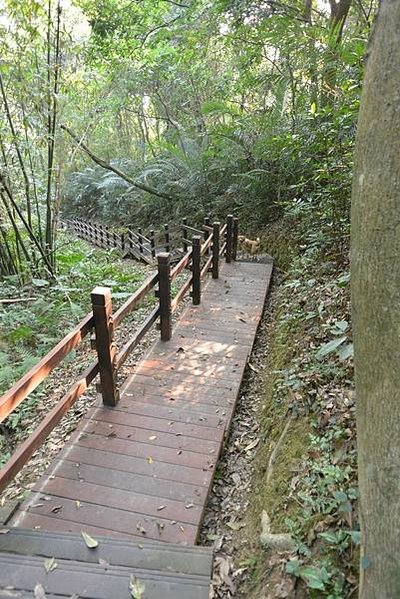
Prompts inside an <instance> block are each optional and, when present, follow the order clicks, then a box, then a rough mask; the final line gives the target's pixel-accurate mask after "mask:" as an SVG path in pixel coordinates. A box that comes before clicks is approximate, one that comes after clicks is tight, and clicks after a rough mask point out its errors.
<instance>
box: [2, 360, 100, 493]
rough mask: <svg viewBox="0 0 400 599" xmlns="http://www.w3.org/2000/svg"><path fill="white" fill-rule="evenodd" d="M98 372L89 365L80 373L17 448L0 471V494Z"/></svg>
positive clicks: (96, 367)
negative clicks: (77, 378) (76, 379)
mask: <svg viewBox="0 0 400 599" xmlns="http://www.w3.org/2000/svg"><path fill="white" fill-rule="evenodd" d="M98 372H99V363H98V362H95V363H93V364H91V365H90V366H89V367H88V368H86V370H85V371H84V372H83V373H82V376H81V378H80V379H79V381H77V382H76V383H74V384H73V385H72V386H71V387H70V389H68V391H67V393H66V394H65V395H64V397H63V398H62V399H60V401H59V402H58V403H57V404H56V405H55V406H54V408H53V409H52V410H51V411H50V412H49V413H48V414H47V416H46V417H45V418H44V419H43V420H42V422H41V423H40V424H39V425H38V426H37V428H36V429H35V430H34V431H33V433H32V434H31V435H29V437H28V438H27V439H26V440H25V441H24V442H23V443H21V445H20V446H19V447H18V449H17V450H16V452H15V453H13V455H12V456H11V458H10V459H9V460H8V462H7V463H6V464H5V466H3V468H2V469H1V470H0V492H1V491H3V490H4V489H5V487H6V486H7V485H8V483H10V482H11V481H12V479H13V478H14V476H16V475H17V474H18V472H19V471H20V470H21V468H22V466H24V464H26V462H27V461H28V460H29V458H30V457H31V456H32V454H33V453H34V452H35V451H36V449H37V448H38V447H40V445H41V444H42V443H43V441H44V440H45V439H46V437H47V436H48V435H49V434H50V433H51V431H52V430H53V428H54V427H55V426H56V425H57V424H58V423H59V422H60V420H61V418H62V417H63V416H64V414H65V413H66V412H67V411H68V410H69V408H70V407H71V406H73V405H74V403H75V402H76V400H77V399H78V398H79V397H80V396H81V395H82V394H83V393H85V391H86V389H87V388H88V386H89V385H90V383H91V382H92V381H93V379H94V378H95V377H96V376H97V374H98Z"/></svg>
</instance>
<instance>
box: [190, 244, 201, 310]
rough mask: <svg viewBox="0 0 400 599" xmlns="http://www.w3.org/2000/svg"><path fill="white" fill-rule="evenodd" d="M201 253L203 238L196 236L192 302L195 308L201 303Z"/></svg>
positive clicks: (193, 256) (193, 257)
mask: <svg viewBox="0 0 400 599" xmlns="http://www.w3.org/2000/svg"><path fill="white" fill-rule="evenodd" d="M200 251H201V237H200V236H199V235H194V236H193V237H192V301H193V304H194V305H195V306H198V305H199V304H200V301H201V281H200V273H201V266H200Z"/></svg>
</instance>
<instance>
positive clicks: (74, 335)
mask: <svg viewBox="0 0 400 599" xmlns="http://www.w3.org/2000/svg"><path fill="white" fill-rule="evenodd" d="M93 327H94V319H93V314H92V313H90V314H87V315H86V316H85V318H84V319H83V320H81V322H80V323H79V324H78V325H77V326H76V327H75V328H74V329H73V331H71V332H70V333H68V335H66V336H65V337H64V338H63V339H61V341H60V342H59V343H57V345H56V346H55V347H53V349H52V350H50V351H49V352H48V353H47V354H46V355H45V356H44V358H42V359H41V360H40V362H38V363H37V364H36V365H35V366H33V368H31V369H30V370H29V371H28V372H27V373H26V374H25V375H24V376H23V377H22V378H21V379H20V380H19V381H17V382H16V383H15V385H13V386H12V387H11V389H9V390H8V391H6V392H5V393H4V395H2V396H1V397H0V422H3V420H4V419H5V418H7V416H9V415H10V414H11V412H12V411H13V410H14V409H15V408H16V407H17V406H19V404H20V403H21V402H22V401H23V400H24V399H25V398H26V397H27V396H28V395H29V394H30V393H31V392H32V391H34V390H35V389H36V387H38V385H40V383H41V382H43V381H44V379H45V378H46V377H47V376H48V375H49V374H50V372H51V371H52V370H54V368H56V366H58V365H59V364H60V362H61V361H62V360H63V359H64V358H65V357H66V356H67V355H68V354H69V353H70V352H71V351H72V350H73V349H74V348H75V347H76V346H77V345H79V343H80V342H81V341H82V339H83V338H84V337H85V336H86V335H87V334H88V333H89V331H91V330H92V329H93Z"/></svg>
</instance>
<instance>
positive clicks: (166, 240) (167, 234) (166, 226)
mask: <svg viewBox="0 0 400 599" xmlns="http://www.w3.org/2000/svg"><path fill="white" fill-rule="evenodd" d="M164 234H165V251H166V252H169V251H170V245H169V226H168V225H164Z"/></svg>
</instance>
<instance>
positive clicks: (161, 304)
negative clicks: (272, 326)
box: [0, 215, 238, 492]
mask: <svg viewBox="0 0 400 599" xmlns="http://www.w3.org/2000/svg"><path fill="white" fill-rule="evenodd" d="M184 226H185V229H184V231H185V232H187V233H186V234H185V236H184V240H185V244H186V252H185V254H184V255H183V257H182V258H181V259H180V260H179V262H178V263H177V264H176V265H175V266H173V267H172V268H171V255H170V253H169V252H161V253H158V254H157V255H156V258H157V272H156V273H154V274H152V275H151V276H150V277H148V278H147V279H146V280H145V281H144V283H143V284H142V285H141V287H140V288H139V289H137V290H136V291H135V293H134V294H133V295H132V296H131V297H130V298H129V299H128V300H127V301H126V302H125V303H124V304H123V305H122V306H121V307H120V308H119V309H118V310H117V311H116V312H114V313H113V311H112V297H111V290H110V289H108V288H106V287H96V288H95V289H94V290H93V291H92V294H91V300H92V312H91V313H90V314H88V315H87V316H85V318H84V319H83V320H82V321H81V322H80V323H79V324H78V325H77V326H76V327H75V328H74V329H73V330H72V331H71V332H70V333H68V335H66V336H65V337H64V339H62V340H61V341H60V342H59V343H58V344H57V345H56V346H55V347H54V348H53V349H52V350H51V351H50V352H49V353H48V354H46V355H45V356H44V358H42V360H40V362H39V363H38V364H37V365H36V366H34V367H33V368H31V370H30V371H29V372H27V373H26V374H25V375H24V376H23V377H22V378H21V379H20V380H19V381H17V382H16V383H15V385H13V387H11V389H9V390H8V391H7V392H6V393H5V394H4V395H3V396H2V397H0V422H3V421H4V420H5V419H6V418H7V417H8V416H9V415H10V414H11V413H12V412H13V411H14V410H15V409H16V408H17V406H19V405H20V404H21V403H22V402H23V401H24V400H25V399H26V398H27V397H28V395H29V394H30V393H31V392H32V391H34V390H35V389H36V388H37V387H38V385H39V384H40V383H42V382H43V381H44V380H45V379H46V377H47V376H48V375H49V374H50V373H51V372H52V370H54V368H56V367H57V366H59V365H60V363H61V362H62V360H63V359H64V358H65V357H66V356H67V355H68V354H69V353H70V352H71V351H72V350H73V349H75V348H76V347H77V346H78V345H79V344H80V343H81V341H82V340H83V339H84V337H86V335H88V333H91V332H92V331H94V335H93V336H92V338H91V344H92V348H93V349H96V352H97V359H96V360H95V361H94V362H93V363H92V364H91V365H90V366H89V367H88V368H86V370H85V371H84V372H83V373H82V375H81V377H80V378H79V380H78V381H75V382H74V383H73V384H72V385H71V387H70V388H69V389H68V391H67V392H66V393H65V395H64V396H63V397H62V398H61V399H60V400H59V401H58V403H57V404H56V405H55V406H54V407H53V408H52V409H51V411H50V412H49V413H48V414H47V416H46V417H45V418H44V419H43V420H42V421H41V422H40V424H39V425H38V426H37V427H36V428H35V430H34V431H33V432H32V433H31V434H30V435H29V436H28V438H27V439H26V440H25V441H24V442H23V443H22V444H21V445H20V446H19V447H18V448H17V450H16V451H15V453H14V454H13V455H12V456H11V458H10V459H9V460H8V462H7V463H6V464H5V466H4V467H3V468H2V469H1V470H0V492H1V491H2V490H3V489H4V488H5V487H6V486H7V485H8V484H9V483H10V482H11V480H12V479H13V478H14V477H15V476H16V474H17V473H18V472H19V471H20V470H21V468H22V467H23V466H24V464H26V462H27V461H28V460H29V458H30V457H31V456H32V454H33V453H34V452H35V451H36V449H37V448H38V447H39V446H40V445H41V444H42V443H43V441H44V440H45V439H46V437H47V436H48V435H49V434H50V432H51V431H52V430H53V429H54V428H55V426H56V425H57V424H58V422H59V421H60V420H61V418H62V417H63V416H64V415H65V414H66V412H67V411H68V410H69V409H70V408H71V406H72V405H73V404H74V403H75V402H76V400H77V399H78V398H79V397H80V396H81V395H82V394H83V393H85V391H86V390H87V388H88V387H89V385H90V384H91V383H92V381H93V380H94V379H95V378H96V377H97V375H100V386H99V390H100V392H101V395H102V398H103V403H104V404H105V405H109V406H115V405H116V404H117V403H118V399H119V392H118V386H117V373H118V371H119V369H120V368H121V366H122V365H123V364H124V362H125V361H126V360H127V358H128V357H129V355H130V353H131V352H132V350H133V349H134V348H135V347H136V346H137V345H138V343H139V342H140V340H141V339H142V338H143V337H144V335H145V334H146V333H147V332H148V331H149V330H150V328H151V327H152V326H153V324H154V323H155V322H156V320H157V319H159V328H160V333H161V339H162V340H163V341H168V340H169V339H170V338H171V335H172V323H171V317H172V314H173V313H174V312H175V311H176V310H177V308H178V306H179V303H180V302H181V301H182V299H183V298H184V296H185V295H186V294H187V293H188V292H189V290H191V296H192V301H193V304H195V305H198V304H200V301H201V281H202V279H203V278H204V277H205V275H206V274H207V273H208V272H209V271H211V273H212V276H213V278H218V276H219V267H220V258H221V256H223V255H225V258H226V261H227V262H231V261H232V260H235V259H236V249H237V241H238V221H237V219H235V218H234V217H233V216H231V215H229V216H228V218H227V223H226V224H225V225H224V226H222V227H220V223H219V222H214V223H213V225H212V226H210V223H209V220H208V219H206V222H205V224H204V227H203V230H198V229H194V228H193V227H189V226H188V225H187V224H186V223H184ZM188 232H195V233H196V234H195V235H194V236H193V237H192V239H191V240H189V237H188ZM197 233H198V234H197ZM202 241H203V243H202ZM189 245H190V246H191V247H189ZM185 269H189V270H190V274H189V275H188V277H187V278H186V280H185V281H184V283H183V284H182V285H181V287H180V288H179V290H178V291H177V293H176V295H175V297H173V298H172V296H171V283H172V282H173V281H174V280H175V279H176V278H177V277H178V275H180V274H182V273H183V272H184V270H185ZM156 285H158V288H157V289H156V290H155V294H156V297H157V298H158V305H157V306H156V307H155V308H154V309H153V310H152V311H151V312H150V314H149V315H148V316H147V317H146V318H145V320H144V322H143V323H142V324H141V326H140V327H139V328H138V329H137V330H136V331H135V333H134V334H133V336H132V337H131V338H130V339H129V340H128V341H127V342H126V343H125V345H123V346H122V347H121V348H120V349H118V348H117V346H116V344H115V341H114V332H115V330H116V328H117V327H118V326H119V325H120V324H121V322H122V321H123V320H124V318H126V316H128V314H130V313H131V312H132V311H133V310H134V309H135V308H137V307H138V305H139V304H140V303H141V302H142V301H143V299H144V298H145V297H146V296H147V295H148V294H149V293H150V291H152V290H153V289H154V288H155V287H156Z"/></svg>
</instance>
